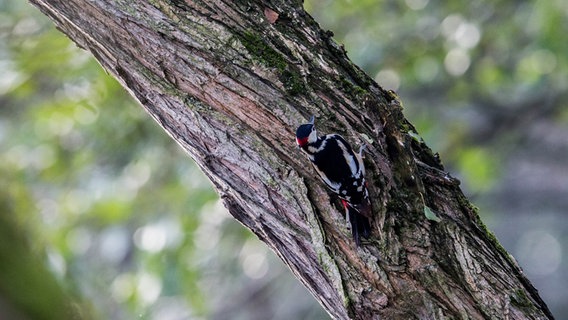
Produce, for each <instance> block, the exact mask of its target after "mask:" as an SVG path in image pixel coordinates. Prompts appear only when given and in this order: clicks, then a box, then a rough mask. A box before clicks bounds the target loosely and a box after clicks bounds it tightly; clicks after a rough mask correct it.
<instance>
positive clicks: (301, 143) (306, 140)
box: [296, 137, 309, 147]
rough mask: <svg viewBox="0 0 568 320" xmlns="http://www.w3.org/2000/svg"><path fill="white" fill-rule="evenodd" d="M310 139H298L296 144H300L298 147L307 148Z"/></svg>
mask: <svg viewBox="0 0 568 320" xmlns="http://www.w3.org/2000/svg"><path fill="white" fill-rule="evenodd" d="M308 138H309V137H305V138H296V142H297V143H298V145H299V146H300V147H303V146H305V145H306V144H308Z"/></svg>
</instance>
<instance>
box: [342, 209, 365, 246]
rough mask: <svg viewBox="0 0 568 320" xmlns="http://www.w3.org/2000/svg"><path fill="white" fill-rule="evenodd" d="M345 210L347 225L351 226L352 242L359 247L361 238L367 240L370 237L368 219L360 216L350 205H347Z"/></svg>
mask: <svg viewBox="0 0 568 320" xmlns="http://www.w3.org/2000/svg"><path fill="white" fill-rule="evenodd" d="M345 209H346V210H347V215H348V217H349V223H350V224H351V233H352V234H353V240H355V244H357V246H360V245H361V237H363V238H365V239H368V238H369V236H370V235H371V224H370V222H369V218H367V217H365V216H364V215H362V214H361V213H360V212H359V210H358V209H357V208H356V207H355V206H353V205H352V204H350V203H347V205H346V206H345Z"/></svg>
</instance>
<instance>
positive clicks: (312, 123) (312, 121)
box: [309, 115, 316, 125]
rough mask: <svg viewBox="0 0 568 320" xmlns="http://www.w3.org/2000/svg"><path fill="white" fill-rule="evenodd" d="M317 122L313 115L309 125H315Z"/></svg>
mask: <svg viewBox="0 0 568 320" xmlns="http://www.w3.org/2000/svg"><path fill="white" fill-rule="evenodd" d="M315 121H316V116H314V115H312V117H311V118H310V122H309V124H311V125H314V122H315Z"/></svg>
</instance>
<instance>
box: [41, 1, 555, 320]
mask: <svg viewBox="0 0 568 320" xmlns="http://www.w3.org/2000/svg"><path fill="white" fill-rule="evenodd" d="M31 2H32V3H33V4H34V5H36V6H38V7H39V8H40V9H41V10H42V11H43V12H44V13H45V14H46V15H48V16H49V17H51V18H52V19H53V20H54V21H55V23H56V25H57V26H58V28H59V29H61V30H62V31H63V32H64V33H66V34H67V35H68V36H69V37H70V38H71V39H72V40H73V41H75V42H76V43H77V44H78V45H79V46H80V47H82V48H85V49H87V50H89V51H90V52H92V54H93V55H94V56H95V57H96V58H97V60H98V61H99V62H100V63H101V64H102V66H103V67H104V68H105V69H106V70H107V71H108V72H109V73H111V74H112V75H114V76H115V77H116V78H117V79H118V80H119V81H120V82H121V83H122V84H123V85H124V87H125V88H127V89H128V90H129V91H130V93H131V94H132V95H133V96H134V97H135V98H136V99H137V100H138V101H139V102H140V104H141V105H142V106H143V107H144V108H145V109H146V110H147V111H148V113H149V114H150V115H151V116H152V117H153V118H154V119H155V120H156V121H158V122H159V123H160V125H161V126H162V127H163V128H164V129H165V130H166V131H167V132H168V133H169V134H170V135H171V136H172V137H173V138H174V139H175V140H176V141H177V142H178V143H179V144H180V145H181V146H182V147H183V148H184V149H186V150H187V152H188V153H189V154H190V155H191V157H192V158H193V159H194V160H195V161H196V162H197V163H198V164H199V166H200V167H201V169H202V170H203V171H204V172H205V173H206V174H207V175H208V176H209V178H210V179H211V180H212V181H213V183H214V184H215V186H216V188H217V190H218V192H219V194H220V195H221V197H222V199H223V201H224V203H225V205H226V207H227V208H228V209H229V211H230V213H231V214H232V215H233V216H234V217H235V218H236V219H237V220H239V221H240V222H242V223H243V224H244V225H245V226H247V227H248V228H250V229H251V230H252V231H253V232H254V233H255V234H256V235H257V236H258V237H259V238H260V239H261V240H262V241H264V242H265V243H266V244H267V245H268V246H270V247H271V248H272V249H273V250H274V252H276V254H278V256H279V257H280V258H281V259H282V260H283V261H284V262H285V263H286V264H287V265H288V266H289V267H290V269H291V270H292V272H293V273H294V274H295V275H296V277H297V278H298V279H299V280H300V281H302V282H303V283H304V284H305V286H306V287H307V288H308V289H309V290H310V292H311V293H312V294H313V295H314V296H315V297H316V298H317V299H318V300H319V301H320V302H321V304H322V305H323V306H324V307H325V309H326V310H327V311H328V312H329V313H330V314H331V315H332V316H333V317H334V318H337V319H378V318H383V319H448V318H452V319H551V318H552V315H551V314H550V312H549V310H548V308H547V307H546V305H545V303H544V302H543V301H542V300H541V299H540V297H539V295H538V293H537V291H536V290H535V288H533V286H532V285H531V284H530V282H529V281H528V280H527V279H526V278H525V276H524V275H523V273H522V271H521V270H520V268H519V267H518V266H517V264H516V263H515V261H514V259H513V258H512V257H511V256H510V255H509V254H508V253H507V252H506V251H505V250H504V249H503V248H502V247H501V246H500V245H499V243H498V242H497V241H496V240H495V238H494V237H493V236H492V235H491V234H490V233H489V232H488V231H487V230H486V229H485V227H484V225H483V223H482V222H481V221H480V220H479V217H478V215H477V212H476V209H475V208H474V207H473V206H472V205H471V204H470V203H469V202H468V200H467V199H466V198H465V197H464V195H463V194H462V192H461V191H460V188H459V182H458V181H457V180H455V179H453V178H452V177H450V176H449V175H448V174H446V173H445V172H444V171H443V167H442V164H441V162H440V161H439V159H438V157H437V156H436V155H434V154H433V153H432V152H431V150H430V149H429V148H428V147H427V146H426V145H425V144H424V143H423V141H421V140H420V139H419V138H417V135H416V134H415V133H414V128H413V127H412V126H411V125H410V124H409V123H408V122H407V121H406V120H405V119H404V117H403V115H402V108H401V104H400V102H399V100H398V98H397V97H396V95H395V94H394V93H391V92H385V91H384V90H382V89H381V88H380V87H379V86H378V85H377V84H376V83H375V82H374V81H373V80H372V79H370V78H369V77H368V76H367V75H365V74H364V73H363V72H362V71H361V70H360V69H359V68H357V67H356V66H354V65H353V64H352V63H351V62H350V61H349V60H348V58H347V57H346V54H345V52H344V50H343V49H342V47H340V46H338V45H337V44H336V43H334V41H333V40H332V39H331V34H330V33H329V32H326V31H323V30H321V29H320V27H319V26H318V24H317V23H316V22H315V21H314V20H313V19H312V18H311V17H310V16H309V15H308V14H306V12H305V11H304V10H303V7H302V3H301V2H300V1H259V0H249V1H228V0H208V1H189V0H187V1H181V0H171V1H165V0H147V1H142V0H140V1H127V0H112V1H111V0H90V1H86V0H32V1H31ZM116 112H121V111H120V110H117V111H116ZM311 114H315V115H316V125H317V127H318V129H319V132H320V133H330V132H338V133H341V134H342V135H344V136H345V137H346V138H347V140H348V141H350V142H351V143H352V144H353V145H358V144H360V143H363V142H366V143H367V145H368V151H369V152H368V153H367V156H366V159H365V163H366V167H367V179H368V181H369V188H370V191H371V195H372V199H373V207H374V218H373V221H372V225H373V234H372V237H371V240H370V241H368V242H365V243H364V244H363V245H362V246H361V247H360V248H358V249H357V248H356V247H355V245H354V243H353V241H352V239H351V237H350V234H349V230H348V228H347V224H346V222H345V220H344V218H343V214H342V212H341V210H340V209H339V208H340V206H339V205H338V204H337V202H338V201H337V199H334V197H333V196H330V195H329V194H328V192H327V191H326V189H325V188H324V186H323V184H322V183H321V182H320V181H319V180H318V179H317V177H316V174H315V172H314V170H313V169H312V168H311V167H310V165H309V164H308V160H307V159H306V158H305V157H304V156H303V155H302V154H300V151H299V150H298V149H297V148H296V146H295V142H294V130H295V128H296V127H297V126H298V125H299V124H300V123H302V122H305V120H306V119H307V118H308V117H309V116H310V115H311ZM428 208H429V209H428ZM426 211H432V212H435V213H436V215H437V219H435V218H432V217H431V218H430V219H428V218H427V217H426V215H425V212H426Z"/></svg>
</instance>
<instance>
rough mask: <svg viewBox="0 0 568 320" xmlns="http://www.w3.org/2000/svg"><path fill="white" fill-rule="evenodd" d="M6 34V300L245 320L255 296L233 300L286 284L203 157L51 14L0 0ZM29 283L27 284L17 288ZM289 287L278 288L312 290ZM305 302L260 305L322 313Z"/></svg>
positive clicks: (100, 314)
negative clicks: (196, 158)
mask: <svg viewBox="0 0 568 320" xmlns="http://www.w3.org/2000/svg"><path fill="white" fill-rule="evenodd" d="M0 39H1V41H0V70H1V73H2V77H1V78H0V105H1V108H0V148H1V150H2V153H1V154H0V172H1V173H2V174H1V176H0V186H2V188H1V189H0V200H2V202H1V203H0V204H1V205H2V209H3V211H4V212H3V214H4V215H5V216H4V218H6V219H9V218H10V217H11V216H14V217H13V218H14V221H12V220H9V221H6V224H4V223H2V227H3V229H1V230H0V234H2V238H0V240H1V241H2V242H1V243H0V254H2V256H1V258H2V261H10V262H12V263H10V264H6V263H4V262H3V263H2V268H1V269H0V271H4V272H1V273H0V285H2V286H1V287H0V289H2V290H1V291H0V297H3V296H4V295H6V297H12V298H13V299H15V310H16V311H18V310H19V309H22V310H24V311H25V312H28V309H27V308H28V306H30V305H35V304H38V305H40V306H39V307H38V308H44V307H45V308H52V309H53V310H52V311H53V312H52V311H49V312H48V311H37V310H30V313H26V314H29V315H30V318H33V319H40V318H49V319H66V318H69V317H67V316H61V315H60V314H58V313H54V312H56V311H58V312H60V313H61V312H64V311H65V310H66V309H65V308H63V307H62V305H64V304H65V303H67V300H65V299H67V298H65V297H66V294H71V295H74V294H76V293H80V295H81V296H82V297H83V299H84V300H85V301H89V302H90V304H91V305H92V310H91V308H86V307H82V308H83V309H85V310H89V311H88V312H90V313H92V314H93V316H95V317H96V318H101V319H132V318H135V317H136V318H140V319H180V318H193V319H198V318H211V317H216V316H215V314H216V313H219V314H223V313H227V312H229V313H231V314H233V315H234V318H233V319H239V317H240V318H241V319H249V318H250V317H247V312H249V313H250V312H253V311H250V310H254V309H253V308H248V309H247V308H242V306H243V305H245V306H246V301H241V303H242V304H241V305H233V306H232V307H233V308H234V309H235V310H231V309H229V308H228V307H227V306H229V305H231V304H229V303H227V301H230V300H231V299H232V298H233V299H234V297H236V296H242V297H243V298H244V299H246V297H247V294H253V293H255V291H254V290H259V289H262V288H265V287H267V286H268V284H270V282H272V281H275V282H276V283H278V282H283V283H290V282H289V281H290V279H291V275H290V274H289V272H287V271H285V269H284V267H283V265H282V264H281V263H279V262H277V261H276V258H275V257H274V256H273V255H272V254H271V253H270V252H269V251H268V250H267V248H265V247H264V246H261V245H260V244H259V243H258V240H256V238H255V237H254V236H252V234H251V233H250V232H248V231H247V230H246V229H244V228H243V227H242V226H240V225H239V224H237V223H236V222H235V221H234V220H232V219H227V218H228V217H229V216H228V214H227V212H226V211H225V210H224V208H223V207H222V206H221V205H220V203H219V200H218V196H217V195H216V194H215V192H214V191H213V189H212V186H211V184H210V183H209V182H208V181H207V179H206V178H205V177H204V175H203V174H202V173H201V172H200V171H199V169H198V168H197V166H196V165H195V164H194V163H193V162H192V161H191V160H190V159H189V158H188V157H187V156H186V155H185V154H183V153H182V151H181V149H180V148H179V147H178V146H177V145H175V143H174V142H173V141H172V140H171V139H170V138H169V137H168V136H167V135H166V134H165V132H164V131H163V130H162V129H160V128H159V127H158V125H157V124H156V123H154V122H153V121H152V120H151V119H150V117H148V116H147V115H146V114H145V113H144V112H143V110H142V108H140V107H139V106H138V105H136V103H135V102H134V101H133V99H132V98H131V97H129V96H128V95H127V94H126V93H125V91H124V90H123V89H122V88H121V87H120V86H119V85H118V83H117V82H116V81H115V80H114V79H113V78H111V77H110V76H108V75H107V74H105V72H104V71H103V70H102V68H101V67H100V66H99V65H98V64H97V63H96V62H95V61H94V60H93V59H92V58H91V57H90V55H89V54H88V53H86V52H84V51H81V50H79V49H78V48H77V47H76V46H75V45H74V44H73V43H72V42H71V41H70V40H69V39H67V38H66V37H65V36H64V35H62V34H61V33H60V32H58V31H57V30H55V28H54V27H53V26H52V24H51V22H50V21H49V20H48V19H47V18H45V17H43V16H42V15H41V14H40V13H39V12H37V11H36V10H35V9H34V8H32V7H31V6H29V5H28V4H27V3H26V2H24V1H15V2H0ZM4 207H6V209H5V208H4ZM4 209H5V210H4ZM8 209H9V210H8ZM18 221H24V222H25V223H24V224H23V225H19V224H18ZM1 222H4V221H1ZM8 222H9V223H8ZM4 229H6V230H4ZM4 231H6V233H5V232H4ZM9 231H12V233H10V232H9ZM13 233H15V234H13ZM24 235H27V236H24ZM16 236H18V238H14V237H16ZM21 237H24V238H25V239H20V238H21ZM26 237H27V238H26ZM23 240H26V241H27V242H26V243H29V244H30V245H31V246H32V248H28V247H26V246H22V247H20V246H19V245H18V244H19V242H21V241H23ZM220 243H222V245H221V244H220ZM4 249H5V250H4ZM9 249H11V250H13V251H14V252H13V253H12V255H8V252H7V250H9ZM32 249H33V250H32ZM26 250H27V251H26ZM29 251H33V252H35V253H36V254H35V255H34V256H31V255H30V258H29V259H28V257H27V255H28V253H27V252H29ZM36 256H37V257H36ZM13 257H21V259H16V258H13ZM32 257H34V258H32ZM42 261H43V263H42ZM269 262H270V264H271V265H272V266H273V267H271V269H270V270H269V268H268V266H269ZM44 264H45V265H46V266H47V268H48V269H49V270H51V271H49V272H48V271H45V270H48V269H45V270H44V271H42V270H43V269H42V268H43V267H42V266H43V265H44ZM14 272H18V273H19V277H15V276H14ZM46 273H47V276H46ZM50 274H53V275H52V276H51V278H50V277H49V275H50ZM243 274H244V276H243ZM38 278H39V279H38ZM23 279H25V282H24V284H28V285H29V286H30V287H29V288H24V287H22V286H17V285H15V284H21V283H22V282H18V280H23ZM281 279H288V282H287V281H284V280H281ZM14 281H16V282H14ZM35 281H37V284H35V285H34V283H35ZM40 281H44V282H43V283H41V282H40ZM292 283H293V285H292V286H291V287H290V286H289V285H286V284H283V285H281V286H282V289H273V290H274V292H275V293H274V295H275V296H278V292H281V291H282V292H283V291H284V290H287V289H288V290H290V291H291V292H296V293H298V294H297V295H296V296H297V297H299V299H302V298H305V297H307V296H308V294H307V293H306V292H305V290H302V289H301V287H300V285H299V284H297V283H296V282H292ZM251 286H256V289H255V288H252V289H251ZM36 287H38V288H36ZM3 289H6V290H7V289H9V291H5V290H3ZM32 289H36V290H38V293H36V294H31V293H30V290H32ZM64 292H67V293H64ZM26 297H27V301H24V300H23V298H26ZM36 298H37V299H36ZM42 299H43V300H42ZM58 299H63V300H61V301H59V300H58ZM292 300H293V299H292ZM0 301H1V298H0ZM78 301H79V300H78ZM307 301H308V302H300V303H299V304H298V305H299V306H300V308H298V310H299V311H300V313H298V312H297V311H296V310H294V308H292V307H291V304H293V303H295V301H290V302H288V304H286V303H284V304H283V305H284V306H288V309H291V310H293V312H295V313H293V314H292V315H291V314H290V312H289V311H286V310H280V311H279V310H278V306H277V305H276V304H275V303H272V304H270V303H267V304H266V305H265V307H264V309H265V310H264V314H268V315H271V314H272V313H274V312H276V313H278V314H279V316H280V317H281V319H290V318H297V317H296V316H295V315H298V314H300V315H301V314H310V313H313V312H316V314H318V313H319V314H320V315H321V314H323V313H322V310H321V308H320V307H319V306H317V305H315V304H314V303H313V299H312V300H307ZM46 302H48V303H49V305H47V306H44V304H45V303H46ZM26 303H27V304H26ZM70 303H71V302H70ZM0 305H3V304H2V303H0ZM302 306H303V307H302ZM77 308H78V309H79V307H77ZM67 309H68V308H67ZM241 309H243V310H241ZM46 310H47V309H46ZM314 310H315V311H314ZM6 312H8V311H6V310H4V308H0V318H4V316H6V315H7V314H6ZM37 314H45V316H44V317H39V316H37ZM275 318H278V317H275Z"/></svg>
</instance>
